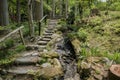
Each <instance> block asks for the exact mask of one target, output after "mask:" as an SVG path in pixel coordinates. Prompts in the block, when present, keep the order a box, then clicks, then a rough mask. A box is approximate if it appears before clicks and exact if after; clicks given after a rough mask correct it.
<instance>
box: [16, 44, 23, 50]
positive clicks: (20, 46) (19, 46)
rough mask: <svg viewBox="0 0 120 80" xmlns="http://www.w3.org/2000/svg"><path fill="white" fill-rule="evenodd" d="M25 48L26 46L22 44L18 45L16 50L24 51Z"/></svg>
mask: <svg viewBox="0 0 120 80" xmlns="http://www.w3.org/2000/svg"><path fill="white" fill-rule="evenodd" d="M24 50H25V46H24V45H22V44H20V45H18V46H17V47H16V49H15V51H16V52H22V51H24Z"/></svg>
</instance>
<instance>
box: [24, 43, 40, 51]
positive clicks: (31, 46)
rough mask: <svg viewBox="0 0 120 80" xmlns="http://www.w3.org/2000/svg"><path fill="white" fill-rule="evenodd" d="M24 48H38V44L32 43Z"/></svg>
mask: <svg viewBox="0 0 120 80" xmlns="http://www.w3.org/2000/svg"><path fill="white" fill-rule="evenodd" d="M26 49H27V50H38V49H39V45H34V44H30V45H26Z"/></svg>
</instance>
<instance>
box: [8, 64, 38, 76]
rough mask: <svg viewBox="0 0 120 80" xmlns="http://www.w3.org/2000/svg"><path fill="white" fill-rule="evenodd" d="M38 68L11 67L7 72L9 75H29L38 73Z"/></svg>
mask: <svg viewBox="0 0 120 80" xmlns="http://www.w3.org/2000/svg"><path fill="white" fill-rule="evenodd" d="M39 69H40V67H37V66H13V67H11V68H9V69H8V70H7V72H8V73H9V74H21V75H23V74H29V73H30V72H32V73H34V72H37V71H39Z"/></svg>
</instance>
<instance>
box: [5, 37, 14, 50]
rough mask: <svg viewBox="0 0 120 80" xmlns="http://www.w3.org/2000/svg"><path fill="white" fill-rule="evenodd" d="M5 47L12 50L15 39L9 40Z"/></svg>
mask: <svg viewBox="0 0 120 80" xmlns="http://www.w3.org/2000/svg"><path fill="white" fill-rule="evenodd" d="M5 46H6V48H11V47H13V46H14V40H13V39H8V40H6V41H5Z"/></svg>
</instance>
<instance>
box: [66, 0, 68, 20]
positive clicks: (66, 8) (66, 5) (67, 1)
mask: <svg viewBox="0 0 120 80" xmlns="http://www.w3.org/2000/svg"><path fill="white" fill-rule="evenodd" d="M65 1H66V2H65V17H66V18H67V16H68V0H65Z"/></svg>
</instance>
